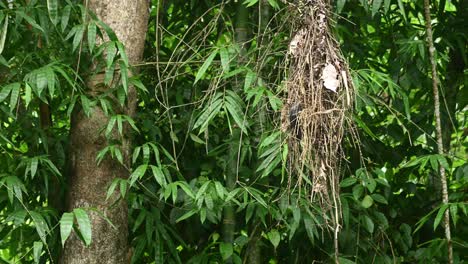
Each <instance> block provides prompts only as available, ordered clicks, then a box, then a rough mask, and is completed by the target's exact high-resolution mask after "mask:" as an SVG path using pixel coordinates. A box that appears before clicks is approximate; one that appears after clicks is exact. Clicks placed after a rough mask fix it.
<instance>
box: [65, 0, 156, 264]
mask: <svg viewBox="0 0 468 264" xmlns="http://www.w3.org/2000/svg"><path fill="white" fill-rule="evenodd" d="M86 4H88V7H89V9H90V10H91V11H92V12H94V13H95V14H96V15H97V17H98V18H99V19H101V20H102V21H103V22H104V23H106V24H107V25H109V26H110V27H111V28H112V29H113V30H114V32H115V33H116V35H117V37H118V38H119V40H120V41H121V42H122V43H123V44H124V45H125V48H126V53H127V56H128V60H129V63H130V64H135V63H136V62H139V61H140V60H141V58H142V55H143V48H144V42H145V36H146V30H147V23H148V1H147V0H89V1H86ZM102 79H103V76H102V74H96V75H95V76H94V77H92V78H91V79H89V80H87V83H88V84H87V85H88V92H89V94H95V93H96V90H97V88H96V85H97V84H99V83H101V82H102ZM101 89H102V88H101ZM135 109H136V92H135V89H134V88H133V87H129V90H128V97H127V106H126V108H125V110H124V111H123V112H124V114H127V115H129V116H133V114H134V112H135ZM108 121H109V116H106V114H105V113H104V111H103V110H102V109H101V108H99V107H94V108H93V109H92V112H91V115H90V116H89V117H86V115H85V114H84V112H83V110H81V109H76V111H75V113H74V114H73V116H72V124H71V132H70V133H71V148H70V149H71V150H70V152H71V153H70V159H71V160H70V167H71V171H70V186H69V189H70V192H69V197H68V211H72V210H73V209H74V208H78V207H85V208H86V207H88V208H89V207H91V208H97V209H98V210H99V211H100V212H101V213H103V214H104V215H105V216H106V217H107V218H108V219H109V220H110V221H111V222H112V224H113V225H114V226H115V227H116V228H113V227H112V226H111V225H110V224H109V223H108V222H107V221H106V220H104V219H103V218H101V217H100V216H98V215H97V214H96V213H94V212H92V213H90V219H91V224H92V242H91V245H90V246H89V247H86V246H85V245H84V244H83V243H82V242H81V241H80V240H79V238H78V237H77V235H76V234H72V235H71V236H70V238H69V240H68V241H67V243H66V244H65V248H64V252H63V255H62V262H63V263H109V264H111V263H112V264H114V263H129V254H128V252H129V250H128V241H127V240H128V223H127V211H128V209H127V204H126V202H125V201H124V200H123V199H121V200H119V201H117V195H115V197H114V198H111V199H109V200H108V201H106V189H107V187H109V185H110V183H111V182H112V180H113V179H115V178H117V177H118V178H124V179H126V178H128V175H129V172H128V170H127V169H126V168H124V166H122V165H120V164H119V163H118V162H117V161H114V160H112V159H110V158H106V159H104V160H103V161H102V162H101V164H100V165H99V166H98V165H97V164H96V155H97V153H98V152H99V151H100V150H101V149H103V148H104V147H105V146H106V144H107V143H106V138H105V136H104V132H102V131H103V127H105V126H106V125H107V123H108ZM120 147H121V151H122V153H123V156H124V163H125V164H127V165H130V159H129V158H130V151H131V140H130V137H129V136H128V135H127V136H126V135H125V132H124V137H123V138H122V143H121V146H120Z"/></svg>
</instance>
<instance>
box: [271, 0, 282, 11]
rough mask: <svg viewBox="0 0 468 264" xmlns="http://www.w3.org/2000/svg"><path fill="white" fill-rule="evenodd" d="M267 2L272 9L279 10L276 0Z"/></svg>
mask: <svg viewBox="0 0 468 264" xmlns="http://www.w3.org/2000/svg"><path fill="white" fill-rule="evenodd" d="M268 3H269V4H270V5H271V7H273V8H274V9H276V10H279V9H280V7H279V5H278V2H276V0H268Z"/></svg>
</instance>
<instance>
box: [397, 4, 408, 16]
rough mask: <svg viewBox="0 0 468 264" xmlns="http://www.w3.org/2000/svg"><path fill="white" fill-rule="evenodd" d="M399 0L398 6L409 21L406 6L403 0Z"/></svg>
mask: <svg viewBox="0 0 468 264" xmlns="http://www.w3.org/2000/svg"><path fill="white" fill-rule="evenodd" d="M397 2H398V8H399V9H400V12H401V14H402V15H403V18H404V19H405V21H407V20H408V19H407V18H406V12H405V6H404V5H403V1H402V0H398V1H397Z"/></svg>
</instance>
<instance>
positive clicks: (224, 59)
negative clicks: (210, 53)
mask: <svg viewBox="0 0 468 264" xmlns="http://www.w3.org/2000/svg"><path fill="white" fill-rule="evenodd" d="M219 56H220V57H221V67H223V71H224V72H225V73H228V72H229V53H228V51H227V49H226V48H224V47H222V48H220V49H219Z"/></svg>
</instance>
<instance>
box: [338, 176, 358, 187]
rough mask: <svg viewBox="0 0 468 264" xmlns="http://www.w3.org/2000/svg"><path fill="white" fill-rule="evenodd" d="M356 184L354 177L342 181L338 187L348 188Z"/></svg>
mask: <svg viewBox="0 0 468 264" xmlns="http://www.w3.org/2000/svg"><path fill="white" fill-rule="evenodd" d="M356 182H357V179H356V178H354V177H349V178H346V179H344V180H343V181H341V183H340V187H341V188H345V187H349V186H351V185H353V184H355V183H356Z"/></svg>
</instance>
